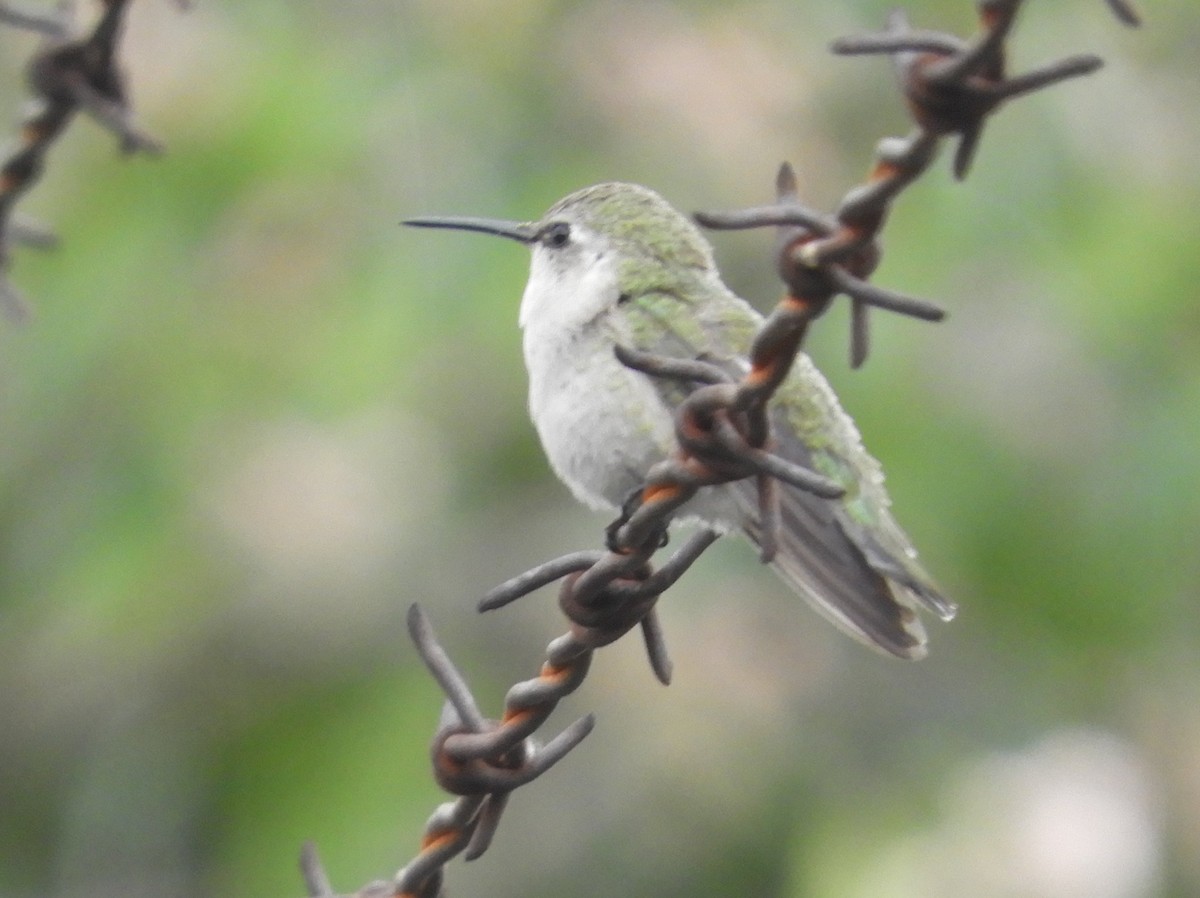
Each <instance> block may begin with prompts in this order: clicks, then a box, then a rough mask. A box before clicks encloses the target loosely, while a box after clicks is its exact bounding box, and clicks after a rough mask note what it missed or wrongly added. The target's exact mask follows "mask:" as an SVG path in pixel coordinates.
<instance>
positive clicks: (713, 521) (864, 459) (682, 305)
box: [404, 182, 956, 659]
mask: <svg viewBox="0 0 1200 898" xmlns="http://www.w3.org/2000/svg"><path fill="white" fill-rule="evenodd" d="M404 223H405V224H406V225H410V226H414V227H422V228H452V229H458V230H465V231H474V232H478V233H483V234H491V235H495V236H498V237H506V238H509V239H511V240H515V241H517V242H519V243H523V244H524V245H525V246H527V247H528V248H529V249H530V250H532V262H531V266H530V272H529V280H528V282H527V284H526V286H525V292H524V295H523V297H522V299H521V305H520V312H519V316H518V322H519V325H520V328H521V331H522V345H523V351H524V357H525V367H526V369H527V371H528V374H529V413H530V416H531V418H532V420H533V425H534V428H535V429H536V431H537V434H538V437H539V438H540V440H541V443H542V447H543V449H544V450H545V453H546V456H547V458H548V460H549V462H550V466H551V468H552V469H553V470H554V472H555V474H557V476H558V478H559V479H560V480H561V481H562V482H563V483H564V484H565V485H566V486H567V487H568V488H569V489H570V491H571V492H572V493H573V494H574V496H575V497H576V498H577V499H578V500H579V501H581V502H582V503H584V504H585V505H588V506H590V507H591V508H593V509H597V510H605V511H618V510H620V509H621V508H622V506H623V503H624V502H625V501H626V499H627V498H628V497H629V496H630V495H631V494H633V493H634V492H635V491H636V490H638V489H639V488H640V487H641V486H642V484H643V483H644V481H645V478H646V474H647V472H648V471H649V470H650V468H651V467H652V466H653V465H655V464H656V463H657V462H660V461H662V460H663V459H664V458H666V457H667V456H668V455H670V454H671V452H672V451H673V450H674V449H675V447H676V445H677V443H676V437H675V428H674V412H675V409H676V408H677V407H678V405H679V404H680V403H681V402H682V401H683V399H684V398H685V396H686V389H684V388H681V386H680V384H679V383H678V382H673V381H670V380H667V379H665V378H659V377H653V376H651V375H649V374H646V373H643V372H641V371H638V370H634V369H633V368H630V367H627V366H626V365H625V364H623V363H622V362H621V361H620V360H619V359H618V357H617V354H616V351H617V347H619V346H620V347H628V348H632V349H634V350H638V351H640V352H642V353H650V354H653V355H655V356H660V357H663V356H665V357H669V358H678V359H689V360H693V359H698V360H703V361H704V362H706V363H708V364H710V365H715V366H718V367H720V368H722V369H724V370H725V371H727V372H728V373H730V374H731V375H732V376H734V377H740V376H741V375H742V374H744V373H745V372H746V371H748V370H749V364H748V362H747V361H746V357H747V353H748V352H749V349H750V344H751V341H752V339H753V337H754V335H755V333H756V332H757V331H758V329H759V328H760V326H761V325H762V323H763V318H762V316H761V315H760V314H759V313H758V312H757V311H756V310H755V309H754V308H753V307H752V306H751V305H750V304H749V303H747V302H746V301H745V300H743V299H741V298H740V297H739V296H737V295H736V294H734V293H733V292H732V291H731V290H730V289H729V288H728V287H726V286H725V284H724V283H723V282H722V280H721V276H720V274H719V273H718V271H717V266H716V262H715V260H714V256H713V250H712V247H711V246H710V245H709V243H708V241H707V240H706V239H705V238H704V236H703V235H702V234H701V232H700V230H699V229H698V228H697V227H696V225H694V224H693V223H692V221H691V220H690V219H688V218H687V217H685V216H684V215H682V214H681V213H679V212H678V211H676V210H675V209H674V208H673V207H672V206H671V205H670V204H669V203H668V202H667V201H666V200H665V199H663V198H662V197H661V196H660V195H659V194H657V193H655V192H654V191H652V190H650V189H648V188H646V187H641V186H639V185H636V184H627V183H620V182H607V183H602V184H596V185H594V186H592V187H586V188H583V189H582V190H578V191H576V192H575V193H572V194H570V195H568V196H566V197H564V198H563V199H561V200H559V201H558V202H557V203H555V204H554V205H552V206H551V207H550V209H549V210H548V211H547V212H546V213H545V215H543V216H542V217H541V218H540V219H538V220H537V221H530V222H516V221H506V220H500V219H491V218H468V217H431V218H413V219H409V220H407V221H405V222H404ZM768 418H769V421H770V428H771V438H772V441H773V444H772V451H774V452H776V453H777V454H779V455H781V456H783V457H784V458H786V459H787V460H789V461H791V462H793V463H795V464H797V465H801V466H804V467H807V468H809V469H811V470H814V471H817V472H819V473H820V474H822V475H825V476H826V477H828V478H830V479H832V480H833V481H834V482H835V483H836V484H837V485H838V486H840V487H841V488H842V489H844V491H845V492H844V494H843V495H842V496H841V497H840V498H837V499H830V498H822V497H820V496H818V495H815V494H814V493H812V492H808V491H805V490H803V489H800V488H798V487H795V486H790V485H788V484H784V483H780V484H778V489H779V494H780V511H779V515H778V531H777V533H776V534H775V540H776V550H775V552H774V555H773V558H772V560H771V562H770V563H771V565H772V567H773V568H774V569H775V571H776V572H777V573H778V574H779V575H780V577H782V579H783V580H784V581H785V582H786V583H787V584H788V585H789V586H791V587H792V589H794V590H795V591H796V592H797V593H799V594H800V595H801V596H803V597H804V598H806V599H807V600H809V602H810V603H811V604H812V605H813V606H814V607H815V608H816V610H817V611H818V612H820V613H821V614H822V615H824V616H825V617H826V618H828V619H829V620H830V621H832V622H833V623H834V624H835V625H836V626H837V627H839V628H840V629H841V630H843V631H844V632H846V633H847V634H849V635H850V636H852V637H854V638H855V639H857V640H859V641H860V642H862V643H865V644H866V645H868V646H870V647H872V648H875V649H879V650H882V651H883V652H885V653H888V654H891V655H894V656H897V657H900V658H908V659H917V658H921V657H924V655H925V654H926V651H927V648H926V635H925V631H924V628H923V626H922V624H921V621H920V619H919V618H918V616H917V614H916V610H917V609H918V608H924V609H926V610H928V611H931V612H933V613H934V614H935V615H937V616H938V617H940V618H941V619H943V620H950V619H951V618H952V617H953V616H954V613H955V610H956V608H955V605H954V603H953V602H951V601H950V600H949V599H947V598H946V597H945V596H943V595H942V593H941V591H940V590H939V588H938V587H937V586H936V585H935V584H934V582H933V580H932V579H931V578H930V576H929V575H928V574H927V573H926V572H925V570H924V569H923V568H922V567H921V565H920V563H919V562H918V560H917V553H916V550H915V549H914V548H913V547H912V544H911V542H910V541H909V539H908V537H907V536H906V535H905V534H904V532H903V531H902V530H901V529H900V527H899V526H898V525H897V524H896V522H895V520H894V519H893V518H892V515H891V512H890V510H889V506H890V500H889V498H888V495H887V492H886V491H885V489H884V484H883V473H882V469H881V467H880V465H879V463H878V462H877V461H876V460H875V459H874V458H873V457H872V456H871V455H869V454H868V453H867V451H866V449H864V448H863V445H862V440H861V438H860V436H859V433H858V429H857V428H856V426H855V424H854V421H853V420H852V419H851V418H850V416H849V415H847V414H846V413H845V412H844V411H843V410H842V408H841V405H840V404H839V402H838V399H837V397H836V395H835V394H834V392H833V390H832V389H831V388H830V386H829V384H828V382H827V381H826V380H825V378H824V377H823V376H822V375H821V373H820V372H819V371H818V370H817V368H816V367H815V366H814V364H813V363H812V361H811V359H810V358H809V357H808V356H807V355H806V354H804V353H803V352H801V353H798V354H797V356H796V359H795V362H794V363H793V365H792V368H791V370H790V372H789V374H788V377H787V379H786V380H785V381H784V382H783V383H782V384H781V385H780V387H779V388H778V390H777V391H776V393H775V395H774V397H773V398H772V400H771V403H770V405H769V407H768ZM755 481H756V479H755V478H753V477H751V478H746V479H742V480H739V481H734V482H730V483H726V484H720V485H716V486H708V487H703V488H701V490H700V491H699V492H698V493H697V494H696V495H695V496H694V497H693V498H692V499H690V500H689V501H688V503H687V504H686V505H684V506H683V507H682V508H681V509H679V511H678V512H677V514H676V520H677V521H684V522H686V521H688V520H693V521H698V522H701V523H703V524H704V525H706V526H709V527H711V528H713V529H715V530H717V531H719V532H722V533H725V532H737V531H741V532H742V533H744V534H745V535H746V536H747V537H748V538H749V539H750V541H751V542H753V543H754V544H756V545H758V546H759V547H760V548H761V546H762V543H763V541H764V539H765V538H766V536H765V535H764V533H763V531H762V527H761V524H760V515H759V501H760V500H759V493H758V488H757V485H756V482H755Z"/></svg>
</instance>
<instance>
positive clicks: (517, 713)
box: [500, 708, 533, 726]
mask: <svg viewBox="0 0 1200 898" xmlns="http://www.w3.org/2000/svg"><path fill="white" fill-rule="evenodd" d="M531 714H533V709H532V708H511V709H507V708H506V709H505V711H504V716H503V717H501V718H500V723H501V724H503V725H504V726H508V725H509V724H510V723H516V722H517V721H521V720H524V719H525V718H526V717H529V716H530V715H531Z"/></svg>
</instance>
